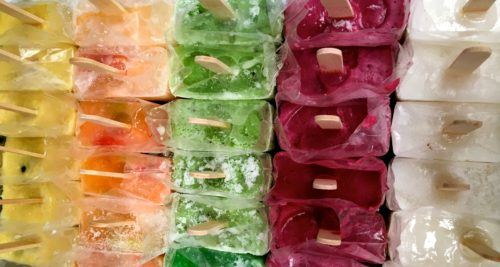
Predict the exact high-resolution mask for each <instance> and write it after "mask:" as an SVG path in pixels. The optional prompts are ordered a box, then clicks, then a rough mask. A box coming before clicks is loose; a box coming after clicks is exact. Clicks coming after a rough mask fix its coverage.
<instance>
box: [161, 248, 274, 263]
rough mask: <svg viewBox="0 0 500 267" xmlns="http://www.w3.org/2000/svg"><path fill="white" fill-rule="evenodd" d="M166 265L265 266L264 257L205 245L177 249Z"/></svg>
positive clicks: (171, 253)
mask: <svg viewBox="0 0 500 267" xmlns="http://www.w3.org/2000/svg"><path fill="white" fill-rule="evenodd" d="M168 255H169V256H168V258H166V259H165V266H183V267H198V266H245V267H264V266H266V265H265V264H264V258H263V257H258V256H254V255H249V254H235V253H229V252H221V251H216V250H210V249H206V248H203V247H196V248H195V247H188V248H182V249H176V250H173V251H171V252H169V253H168Z"/></svg>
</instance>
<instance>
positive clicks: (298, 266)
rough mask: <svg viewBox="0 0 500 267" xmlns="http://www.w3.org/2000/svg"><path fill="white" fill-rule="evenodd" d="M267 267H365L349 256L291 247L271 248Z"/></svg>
mask: <svg viewBox="0 0 500 267" xmlns="http://www.w3.org/2000/svg"><path fill="white" fill-rule="evenodd" d="M267 266H269V267H282V266H287V267H302V266H315V267H332V266H339V267H340V266H347V267H365V266H366V265H364V264H362V263H359V262H357V261H355V260H353V259H350V258H344V257H339V256H336V255H329V254H322V253H316V252H314V251H294V250H293V249H291V248H283V249H278V250H273V251H272V253H271V255H270V256H269V258H268V260H267Z"/></svg>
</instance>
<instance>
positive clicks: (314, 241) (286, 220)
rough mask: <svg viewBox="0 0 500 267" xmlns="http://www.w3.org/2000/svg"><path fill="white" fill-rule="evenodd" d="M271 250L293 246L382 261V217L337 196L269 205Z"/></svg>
mask: <svg viewBox="0 0 500 267" xmlns="http://www.w3.org/2000/svg"><path fill="white" fill-rule="evenodd" d="M269 214H270V215H269V217H270V221H271V227H272V235H273V240H272V244H271V247H272V251H275V250H276V249H281V248H293V249H294V250H300V251H313V252H316V253H320V254H327V255H336V256H340V257H347V258H352V259H355V260H357V261H362V262H367V263H378V264H380V263H382V262H384V260H385V247H386V244H387V239H386V233H385V232H386V231H385V224H384V219H383V218H382V216H381V215H380V214H377V213H373V212H369V211H366V210H365V209H363V208H360V207H358V206H356V205H355V204H353V203H352V202H348V201H344V200H340V199H322V200H294V201H282V202H279V203H274V204H271V206H270V211H269Z"/></svg>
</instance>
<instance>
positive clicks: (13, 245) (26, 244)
mask: <svg viewBox="0 0 500 267" xmlns="http://www.w3.org/2000/svg"><path fill="white" fill-rule="evenodd" d="M41 246H42V242H40V240H38V239H26V240H19V241H13V242H9V243H3V244H0V253H8V252H15V251H20V250H26V249H32V248H38V247H41Z"/></svg>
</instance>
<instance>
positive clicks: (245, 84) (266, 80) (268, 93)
mask: <svg viewBox="0 0 500 267" xmlns="http://www.w3.org/2000/svg"><path fill="white" fill-rule="evenodd" d="M174 51H175V55H174V56H173V58H172V61H171V63H172V64H171V68H172V77H171V79H170V86H171V88H172V93H173V94H174V95H176V96H179V97H185V98H196V99H212V100H215V99H223V100H244V99H267V98H270V97H272V94H273V92H274V86H275V77H276V73H277V71H278V69H277V62H276V50H275V47H274V45H272V44H270V43H264V44H262V45H255V46H217V47H207V46H187V45H182V46H176V47H175V50H174ZM207 64H210V65H207ZM214 64H215V65H216V68H214Z"/></svg>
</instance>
